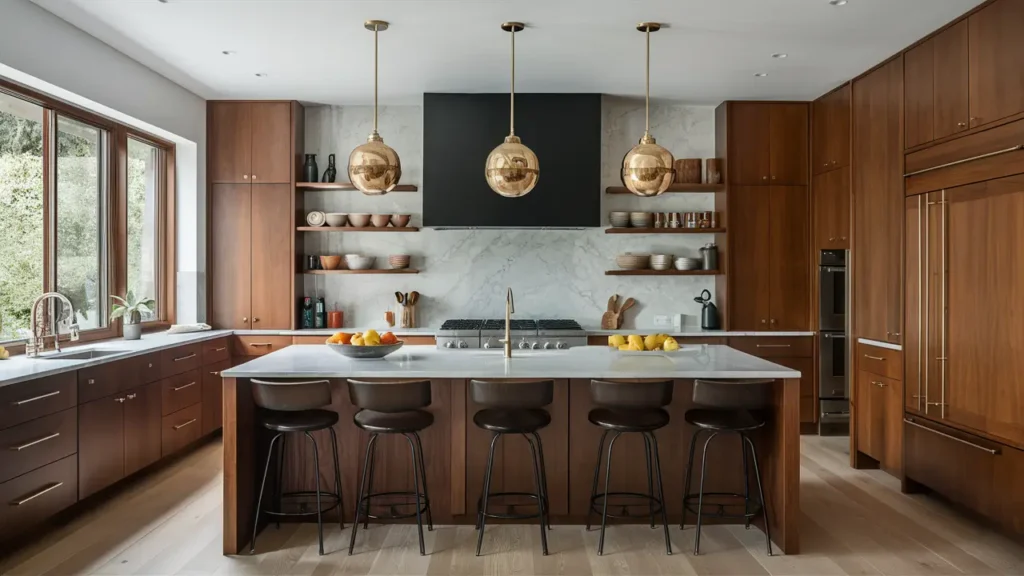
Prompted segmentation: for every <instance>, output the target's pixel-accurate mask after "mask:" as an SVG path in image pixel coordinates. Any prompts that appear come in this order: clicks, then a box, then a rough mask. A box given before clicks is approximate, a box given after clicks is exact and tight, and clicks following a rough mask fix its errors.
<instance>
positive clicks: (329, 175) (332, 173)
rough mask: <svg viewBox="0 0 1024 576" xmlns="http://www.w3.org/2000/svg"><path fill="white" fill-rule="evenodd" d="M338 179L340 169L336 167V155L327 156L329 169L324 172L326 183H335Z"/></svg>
mask: <svg viewBox="0 0 1024 576" xmlns="http://www.w3.org/2000/svg"><path fill="white" fill-rule="evenodd" d="M337 177H338V168H337V166H335V165H334V154H328V155H327V169H326V170H324V179H323V181H324V182H334V179H335V178H337Z"/></svg>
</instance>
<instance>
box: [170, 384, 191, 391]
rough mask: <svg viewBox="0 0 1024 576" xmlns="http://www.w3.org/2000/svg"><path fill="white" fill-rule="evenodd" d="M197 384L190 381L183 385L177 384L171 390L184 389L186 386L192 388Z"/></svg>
mask: <svg viewBox="0 0 1024 576" xmlns="http://www.w3.org/2000/svg"><path fill="white" fill-rule="evenodd" d="M195 385H196V383H195V382H189V383H188V384H184V385H182V386H175V387H174V389H173V390H171V391H172V392H177V391H178V390H184V389H185V388H191V387H193V386H195Z"/></svg>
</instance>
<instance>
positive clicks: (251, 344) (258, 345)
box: [249, 342, 273, 348]
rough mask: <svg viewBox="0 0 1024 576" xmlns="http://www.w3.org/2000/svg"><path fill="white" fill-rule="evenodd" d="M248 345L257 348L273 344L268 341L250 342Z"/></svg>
mask: <svg viewBox="0 0 1024 576" xmlns="http://www.w3.org/2000/svg"><path fill="white" fill-rule="evenodd" d="M249 346H252V347H253V348H259V347H261V346H273V344H272V343H270V342H250V343H249Z"/></svg>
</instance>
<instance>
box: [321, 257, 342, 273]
mask: <svg viewBox="0 0 1024 576" xmlns="http://www.w3.org/2000/svg"><path fill="white" fill-rule="evenodd" d="M320 267H321V268H323V269H324V270H337V269H338V268H340V267H341V256H321V257H320Z"/></svg>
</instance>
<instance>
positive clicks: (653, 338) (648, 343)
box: [644, 334, 661, 350]
mask: <svg viewBox="0 0 1024 576" xmlns="http://www.w3.org/2000/svg"><path fill="white" fill-rule="evenodd" d="M658 348H661V342H658V335H657V334H651V335H650V336H648V337H647V338H644V349H645V350H657V349H658Z"/></svg>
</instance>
